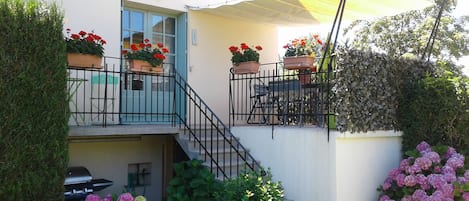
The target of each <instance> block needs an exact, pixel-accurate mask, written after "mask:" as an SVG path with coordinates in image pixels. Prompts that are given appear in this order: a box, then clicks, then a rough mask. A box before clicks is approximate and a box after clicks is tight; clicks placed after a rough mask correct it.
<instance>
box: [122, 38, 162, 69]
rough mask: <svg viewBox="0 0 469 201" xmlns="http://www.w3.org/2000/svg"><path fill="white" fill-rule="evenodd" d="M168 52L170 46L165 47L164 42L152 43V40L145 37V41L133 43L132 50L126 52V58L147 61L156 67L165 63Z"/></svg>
mask: <svg viewBox="0 0 469 201" xmlns="http://www.w3.org/2000/svg"><path fill="white" fill-rule="evenodd" d="M153 47H154V48H153ZM168 52H169V50H168V48H166V47H164V45H163V43H156V45H152V44H151V43H150V40H149V39H147V38H145V39H144V40H143V43H139V44H131V45H130V51H129V52H127V53H126V54H125V58H126V59H127V60H143V61H147V62H148V63H150V65H152V66H153V67H156V66H160V65H161V64H163V60H165V59H166V56H165V55H164V54H165V53H168Z"/></svg>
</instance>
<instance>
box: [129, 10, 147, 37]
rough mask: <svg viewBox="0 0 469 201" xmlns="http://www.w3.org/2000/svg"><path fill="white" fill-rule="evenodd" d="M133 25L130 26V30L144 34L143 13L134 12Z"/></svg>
mask: <svg viewBox="0 0 469 201" xmlns="http://www.w3.org/2000/svg"><path fill="white" fill-rule="evenodd" d="M131 18H132V19H131V20H132V21H131V22H132V24H131V25H130V28H131V29H132V30H133V31H141V32H143V24H144V23H143V22H144V21H143V13H142V12H138V11H133V12H132V17H131Z"/></svg>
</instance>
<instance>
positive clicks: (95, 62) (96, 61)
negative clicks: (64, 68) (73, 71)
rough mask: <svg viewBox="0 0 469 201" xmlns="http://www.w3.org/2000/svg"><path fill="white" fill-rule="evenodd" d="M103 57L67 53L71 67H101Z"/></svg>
mask: <svg viewBox="0 0 469 201" xmlns="http://www.w3.org/2000/svg"><path fill="white" fill-rule="evenodd" d="M102 60H103V58H102V57H99V56H96V55H92V54H80V53H67V63H68V66H69V67H80V68H97V69H101V68H103V66H102V65H101V62H102Z"/></svg>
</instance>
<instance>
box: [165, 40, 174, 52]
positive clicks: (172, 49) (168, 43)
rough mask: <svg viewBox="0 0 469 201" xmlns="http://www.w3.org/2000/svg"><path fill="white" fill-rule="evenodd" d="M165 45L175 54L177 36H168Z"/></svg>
mask: <svg viewBox="0 0 469 201" xmlns="http://www.w3.org/2000/svg"><path fill="white" fill-rule="evenodd" d="M164 44H165V46H166V47H167V48H168V49H169V53H171V54H174V53H175V50H176V38H175V37H172V36H169V37H168V36H167V37H166V39H165V43H164Z"/></svg>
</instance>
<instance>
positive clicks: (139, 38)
mask: <svg viewBox="0 0 469 201" xmlns="http://www.w3.org/2000/svg"><path fill="white" fill-rule="evenodd" d="M132 43H137V44H138V43H143V32H132Z"/></svg>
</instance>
